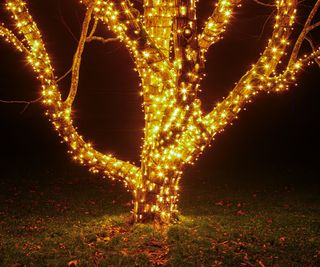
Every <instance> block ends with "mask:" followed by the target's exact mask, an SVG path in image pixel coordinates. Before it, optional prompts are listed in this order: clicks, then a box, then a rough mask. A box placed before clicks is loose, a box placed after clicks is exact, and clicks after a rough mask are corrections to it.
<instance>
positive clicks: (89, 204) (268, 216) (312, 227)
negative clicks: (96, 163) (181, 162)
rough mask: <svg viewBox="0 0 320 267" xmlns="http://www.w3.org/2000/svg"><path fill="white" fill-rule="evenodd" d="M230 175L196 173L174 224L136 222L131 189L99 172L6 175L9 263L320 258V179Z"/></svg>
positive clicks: (3, 250)
mask: <svg viewBox="0 0 320 267" xmlns="http://www.w3.org/2000/svg"><path fill="white" fill-rule="evenodd" d="M223 175H224V174H223V173H221V174H215V175H213V177H212V178H210V179H211V181H212V182H211V181H210V179H209V178H197V180H196V179H195V178H194V177H189V178H188V177H187V179H185V181H184V182H183V184H182V190H181V201H180V208H181V212H182V214H183V215H182V216H181V218H180V221H179V222H178V223H176V224H174V225H171V226H169V227H153V226H152V225H142V224H137V225H133V226H130V225H128V224H127V222H126V221H127V219H128V216H129V214H130V213H129V212H130V209H131V199H130V195H129V194H128V193H127V192H126V191H125V190H124V189H122V187H121V185H119V184H112V183H111V182H107V181H106V180H102V179H99V178H98V177H92V176H90V175H86V174H82V173H80V174H76V173H74V172H73V171H70V172H69V173H64V174H60V175H57V174H52V173H41V174H38V175H35V174H34V173H31V174H29V175H27V174H25V175H20V174H14V175H12V176H10V175H3V176H5V177H2V178H1V180H0V266H4V267H6V266H261V267H263V266H320V194H319V193H320V190H319V187H318V186H315V185H314V184H313V185H310V186H303V187H302V186H301V185H299V184H294V183H289V182H283V183H276V184H274V182H272V181H277V180H279V179H278V178H277V177H276V178H274V177H273V178H270V177H267V176H264V177H261V176H260V177H259V176H258V175H257V176H256V177H253V179H249V181H247V182H246V183H245V182H240V181H238V182H232V179H222V178H223ZM216 178H219V179H217V180H220V181H221V180H224V182H223V183H222V182H214V181H215V180H216ZM301 179H302V178H301ZM286 180H289V181H290V177H288V179H286ZM252 181H253V182H252Z"/></svg>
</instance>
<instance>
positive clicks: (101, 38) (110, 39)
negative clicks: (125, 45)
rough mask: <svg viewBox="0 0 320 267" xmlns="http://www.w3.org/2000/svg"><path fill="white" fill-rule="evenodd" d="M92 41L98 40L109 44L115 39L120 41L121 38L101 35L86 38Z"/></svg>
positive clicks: (87, 40)
mask: <svg viewBox="0 0 320 267" xmlns="http://www.w3.org/2000/svg"><path fill="white" fill-rule="evenodd" d="M92 41H98V42H101V43H103V44H107V43H111V42H114V41H119V38H104V37H101V36H91V37H88V38H87V39H86V42H87V43H90V42H92Z"/></svg>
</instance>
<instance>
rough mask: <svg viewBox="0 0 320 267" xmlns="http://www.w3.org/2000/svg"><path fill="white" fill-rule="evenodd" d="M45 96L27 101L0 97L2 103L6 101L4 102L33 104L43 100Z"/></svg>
mask: <svg viewBox="0 0 320 267" xmlns="http://www.w3.org/2000/svg"><path fill="white" fill-rule="evenodd" d="M42 98H43V97H42V96H41V97H39V98H37V99H34V100H30V101H27V100H1V99H0V103H4V104H28V105H30V104H33V103H37V102H39V101H41V99H42Z"/></svg>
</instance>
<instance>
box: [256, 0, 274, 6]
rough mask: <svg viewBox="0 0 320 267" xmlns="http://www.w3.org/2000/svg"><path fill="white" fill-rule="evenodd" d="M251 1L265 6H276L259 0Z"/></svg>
mask: <svg viewBox="0 0 320 267" xmlns="http://www.w3.org/2000/svg"><path fill="white" fill-rule="evenodd" d="M253 2H255V3H257V4H258V5H262V6H267V7H275V6H276V5H272V4H266V3H263V2H261V1H259V0H253Z"/></svg>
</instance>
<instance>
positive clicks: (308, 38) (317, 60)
mask: <svg viewBox="0 0 320 267" xmlns="http://www.w3.org/2000/svg"><path fill="white" fill-rule="evenodd" d="M305 39H306V40H307V41H308V43H309V44H310V46H311V49H312V51H313V52H315V51H316V47H315V46H314V44H313V41H312V39H311V38H310V37H309V36H306V38H305ZM314 61H315V62H316V63H317V64H318V66H319V68H320V60H319V59H317V58H315V59H314Z"/></svg>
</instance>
